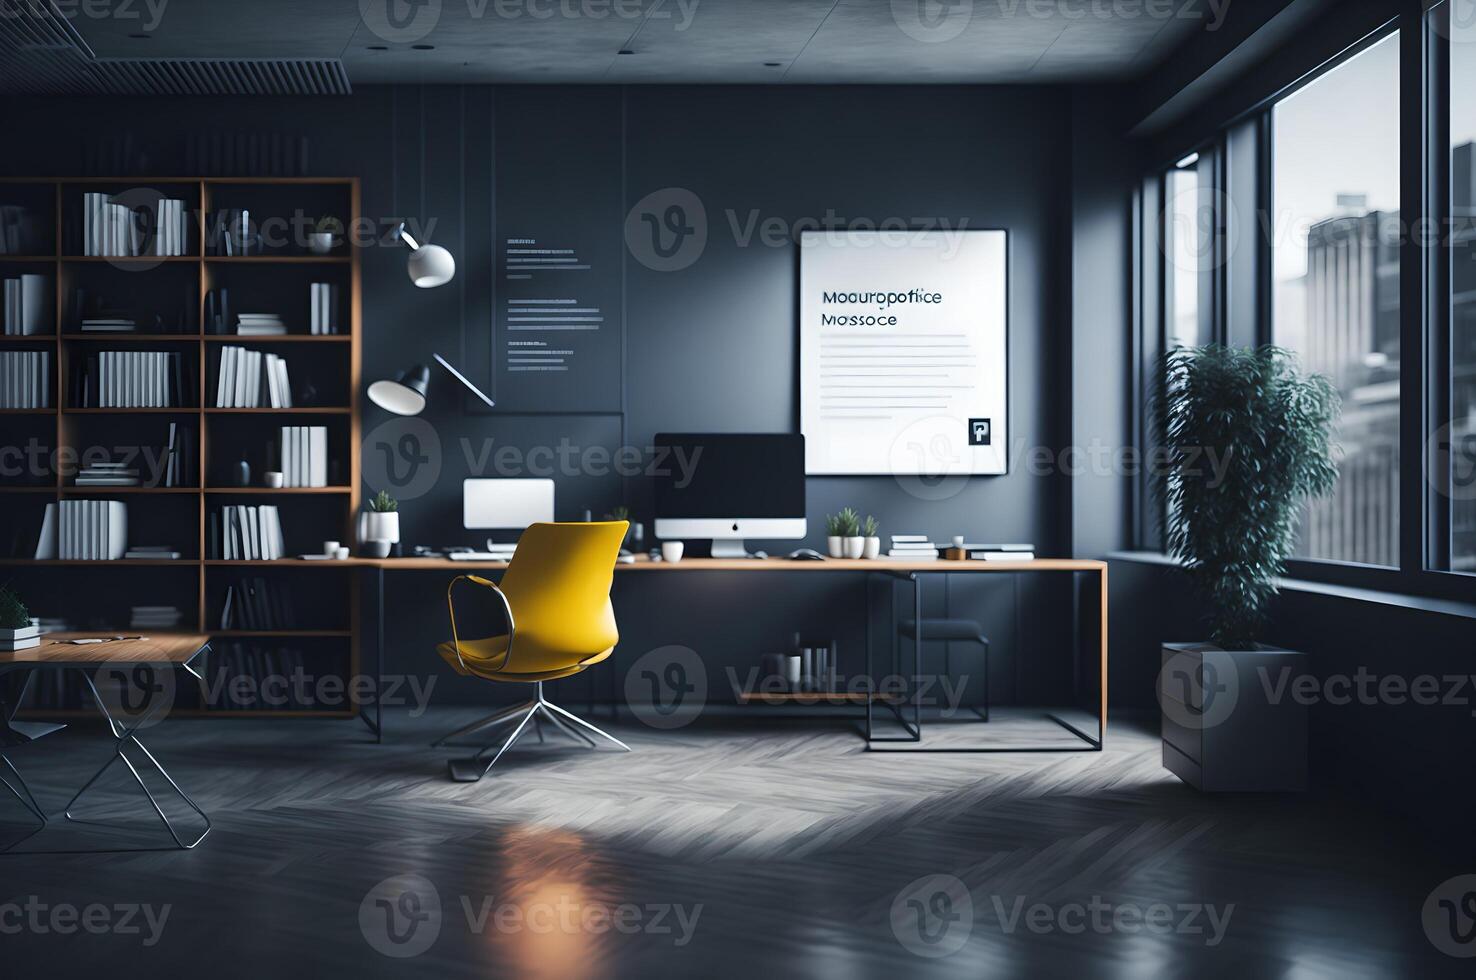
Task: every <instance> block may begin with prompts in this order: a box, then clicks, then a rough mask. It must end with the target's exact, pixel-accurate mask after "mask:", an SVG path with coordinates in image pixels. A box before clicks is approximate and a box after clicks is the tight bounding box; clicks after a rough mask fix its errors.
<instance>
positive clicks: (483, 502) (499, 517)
mask: <svg viewBox="0 0 1476 980" xmlns="http://www.w3.org/2000/svg"><path fill="white" fill-rule="evenodd" d="M553 519H554V481H552V480H502V479H493V480H484V479H472V480H463V481H462V482H461V526H462V527H464V528H466V529H467V530H468V531H474V530H483V531H521V530H523V528H525V527H527V526H528V525H529V524H537V523H539V522H540V521H552V520H553Z"/></svg>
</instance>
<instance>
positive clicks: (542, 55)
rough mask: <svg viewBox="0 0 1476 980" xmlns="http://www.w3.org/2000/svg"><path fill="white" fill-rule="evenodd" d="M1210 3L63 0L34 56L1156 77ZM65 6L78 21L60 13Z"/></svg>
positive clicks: (360, 70)
mask: <svg viewBox="0 0 1476 980" xmlns="http://www.w3.org/2000/svg"><path fill="white" fill-rule="evenodd" d="M41 2H45V0H41ZM37 5H38V4H37V3H32V4H23V5H21V7H22V9H24V8H25V7H27V6H37ZM42 9H43V15H42V17H41V20H43V21H44V20H47V19H48V18H47V17H46V16H45V15H44V8H42ZM1211 9H1212V8H1211V6H1210V5H1209V4H1208V3H1206V2H1205V0H1157V2H1154V0H1148V2H1143V0H943V2H940V0H249V2H245V0H102V2H100V0H90V2H89V3H85V4H84V3H77V2H75V0H59V5H58V6H54V7H53V8H52V12H53V16H51V17H50V18H49V20H50V21H51V24H50V25H49V27H50V30H51V33H55V34H66V33H71V34H73V36H74V40H75V41H76V48H77V50H74V51H63V50H61V49H60V48H58V47H56V46H55V45H52V46H45V45H43V46H39V47H38V46H34V45H33V46H32V47H30V48H29V49H28V50H27V51H26V53H27V55H28V56H29V57H31V58H32V59H33V60H34V59H38V58H40V59H47V58H61V59H71V60H72V62H73V63H74V67H76V65H77V64H81V65H82V67H81V68H77V70H78V71H83V70H84V69H85V71H86V72H89V73H96V68H97V66H98V65H103V66H107V65H109V64H110V63H113V62H129V63H133V64H136V63H137V62H139V61H155V60H161V61H171V60H174V61H176V62H178V63H181V64H183V63H186V62H188V61H191V60H199V59H223V60H228V61H231V62H234V63H237V64H249V63H252V62H255V61H256V60H261V61H263V62H267V63H272V64H298V63H307V64H319V65H320V64H322V63H323V62H325V61H327V62H332V61H335V60H336V61H341V65H342V69H343V71H344V73H345V74H346V76H347V80H348V82H349V84H352V85H362V84H371V83H385V82H400V83H414V82H429V83H476V82H524V83H526V82H535V83H536V82H543V83H554V82H561V83H596V82H603V83H617V84H619V83H635V84H639V83H786V84H827V83H830V84H834V83H842V84H856V83H877V84H910V83H931V84H937V83H962V84H979V83H1055V82H1083V81H1102V80H1115V79H1122V78H1127V77H1132V76H1135V75H1139V74H1142V73H1143V72H1144V71H1146V70H1148V69H1149V68H1151V67H1152V66H1153V65H1155V64H1157V63H1158V62H1159V61H1161V60H1162V59H1163V58H1164V57H1165V56H1166V55H1167V54H1168V52H1169V51H1170V50H1171V49H1172V48H1173V47H1174V46H1175V45H1177V44H1178V43H1179V42H1181V41H1183V40H1184V39H1185V38H1186V37H1187V36H1188V35H1189V34H1191V33H1193V32H1194V31H1196V30H1203V29H1204V28H1205V27H1206V26H1207V25H1208V24H1209V23H1210V21H1211V20H1212V19H1213V18H1212V14H1211ZM61 11H67V12H68V14H67V16H66V17H65V20H66V22H67V23H66V24H65V25H59V24H57V23H55V21H56V17H55V16H54V14H56V13H60V12H61ZM43 26H47V25H43ZM23 28H24V24H22V31H21V33H22V34H24V30H23ZM68 28H70V30H68ZM11 33H12V34H14V33H15V31H14V30H13V31H12V32H11ZM36 33H42V32H36ZM21 40H22V42H24V40H25V38H24V37H22V38H21ZM5 41H6V38H5V37H4V36H0V59H3V58H4V57H5V54H6V51H5V50H4V45H5ZM12 43H13V42H12ZM417 46H418V47H417ZM426 46H430V47H429V49H426ZM79 51H80V53H79ZM622 51H626V52H629V53H626V54H622V53H621V52H622ZM43 67H44V66H43ZM135 73H136V71H135ZM36 74H38V72H36V71H28V72H26V73H16V72H12V73H9V75H8V76H7V75H6V74H5V73H0V86H3V87H5V88H7V89H9V90H16V89H17V87H19V88H22V89H24V88H25V86H26V84H27V82H26V78H27V77H33V76H35V75H36ZM39 74H40V75H42V76H45V75H46V74H47V73H46V72H45V71H41V72H39ZM114 74H116V72H114ZM150 74H160V73H159V72H157V71H156V72H150ZM17 77H19V79H20V80H19V81H16V78H17ZM97 90H99V91H109V90H111V89H110V88H109V87H108V86H106V85H105V84H101V83H99V85H98V86H97ZM285 90H286V91H291V90H292V89H291V88H290V86H289V87H288V88H287V89H285Z"/></svg>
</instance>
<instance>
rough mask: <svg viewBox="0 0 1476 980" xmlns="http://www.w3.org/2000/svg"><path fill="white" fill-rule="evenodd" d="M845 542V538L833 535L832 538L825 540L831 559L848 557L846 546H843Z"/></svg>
mask: <svg viewBox="0 0 1476 980" xmlns="http://www.w3.org/2000/svg"><path fill="white" fill-rule="evenodd" d="M845 540H846V539H845V538H843V537H841V536H840V535H838V534H832V535H831V536H830V537H828V538H826V539H825V544H826V546H827V550H829V552H830V557H832V558H844V557H845V556H846V552H845V545H844V544H842V542H843V541H845Z"/></svg>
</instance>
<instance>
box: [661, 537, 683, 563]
mask: <svg viewBox="0 0 1476 980" xmlns="http://www.w3.org/2000/svg"><path fill="white" fill-rule="evenodd" d="M684 550H686V546H685V545H683V544H682V543H681V542H680V541H663V542H661V560H662V561H671V562H677V561H681V560H682V552H683V551H684Z"/></svg>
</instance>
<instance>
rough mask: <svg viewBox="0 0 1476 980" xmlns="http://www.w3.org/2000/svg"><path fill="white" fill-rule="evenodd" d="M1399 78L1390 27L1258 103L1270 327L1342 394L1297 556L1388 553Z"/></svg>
mask: <svg viewBox="0 0 1476 980" xmlns="http://www.w3.org/2000/svg"><path fill="white" fill-rule="evenodd" d="M1399 90H1400V75H1399V39H1398V35H1397V34H1392V35H1390V36H1388V37H1386V38H1384V39H1383V40H1381V41H1379V42H1377V43H1376V44H1374V45H1372V46H1371V47H1369V48H1367V49H1366V50H1364V51H1362V52H1360V53H1358V54H1357V55H1355V56H1353V57H1352V58H1350V59H1349V60H1347V61H1345V62H1343V63H1341V64H1339V65H1338V66H1337V67H1335V68H1332V69H1331V70H1329V71H1328V72H1326V73H1325V74H1323V75H1321V76H1319V77H1318V78H1316V79H1315V80H1313V81H1311V82H1309V83H1308V84H1307V85H1305V86H1303V87H1302V88H1300V89H1298V90H1297V91H1296V92H1294V93H1293V94H1291V95H1289V96H1287V97H1286V98H1285V99H1282V100H1281V101H1279V102H1277V103H1276V104H1275V105H1274V106H1273V107H1272V110H1271V134H1272V135H1271V154H1272V156H1271V206H1272V213H1273V215H1274V221H1273V225H1272V232H1273V237H1272V246H1271V247H1272V331H1271V333H1272V341H1273V342H1274V343H1276V344H1278V345H1280V346H1282V347H1287V348H1290V349H1292V350H1295V351H1297V352H1298V353H1299V354H1300V356H1301V361H1302V366H1303V368H1304V369H1306V370H1309V371H1315V372H1317V373H1319V374H1324V375H1326V376H1327V377H1328V378H1330V379H1331V380H1332V382H1333V384H1334V385H1335V386H1336V387H1337V389H1338V392H1339V393H1340V394H1341V396H1342V400H1343V413H1342V418H1341V421H1340V423H1339V427H1338V433H1337V435H1338V442H1339V443H1340V445H1341V447H1342V456H1341V460H1340V463H1339V477H1338V484H1337V487H1336V488H1335V490H1334V492H1333V494H1332V495H1331V496H1329V497H1327V498H1324V499H1321V500H1317V501H1314V502H1313V503H1312V504H1311V505H1310V506H1309V507H1308V510H1307V513H1306V514H1305V515H1304V517H1303V521H1302V528H1301V539H1300V541H1299V543H1298V548H1297V556H1298V557H1300V558H1312V559H1324V560H1331V561H1339V562H1354V563H1359V564H1366V565H1398V563H1399V459H1400V447H1399V392H1400V374H1399V353H1400V352H1399V347H1400V319H1399V240H1400V233H1399V195H1400V183H1399V174H1400V167H1399V161H1400V126H1399ZM1473 105H1476V103H1473ZM1473 285H1476V284H1473ZM1473 309H1476V308H1473Z"/></svg>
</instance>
